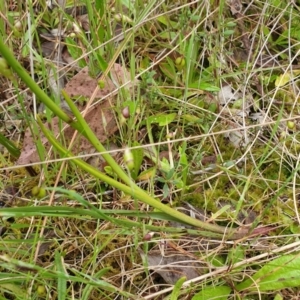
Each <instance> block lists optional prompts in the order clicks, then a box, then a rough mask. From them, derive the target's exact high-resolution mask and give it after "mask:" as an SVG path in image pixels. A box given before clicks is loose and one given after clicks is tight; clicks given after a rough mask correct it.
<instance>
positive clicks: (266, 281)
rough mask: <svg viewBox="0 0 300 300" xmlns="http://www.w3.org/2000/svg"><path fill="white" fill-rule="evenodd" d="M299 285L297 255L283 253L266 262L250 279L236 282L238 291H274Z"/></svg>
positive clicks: (299, 272) (299, 274)
mask: <svg viewBox="0 0 300 300" xmlns="http://www.w3.org/2000/svg"><path fill="white" fill-rule="evenodd" d="M299 285H300V257H299V255H285V256H282V257H279V258H276V259H274V260H272V261H270V262H268V263H266V264H265V265H264V266H263V267H262V268H261V269H260V270H259V271H258V272H256V273H255V274H254V275H253V276H252V277H251V279H247V280H245V281H244V282H242V283H240V284H238V285H237V286H236V289H237V290H238V291H241V290H245V289H249V290H259V291H261V292H263V291H274V290H280V289H286V288H289V287H298V286H299Z"/></svg>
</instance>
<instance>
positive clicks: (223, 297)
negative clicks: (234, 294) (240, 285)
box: [192, 285, 231, 300]
mask: <svg viewBox="0 0 300 300" xmlns="http://www.w3.org/2000/svg"><path fill="white" fill-rule="evenodd" d="M230 293H231V288H230V287H228V286H226V285H223V286H208V287H205V288H204V289H203V290H202V291H201V292H199V293H198V294H196V295H195V296H194V297H193V298H192V300H207V299H214V300H227V298H228V296H229V294H230Z"/></svg>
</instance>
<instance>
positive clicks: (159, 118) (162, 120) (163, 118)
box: [148, 113, 177, 126]
mask: <svg viewBox="0 0 300 300" xmlns="http://www.w3.org/2000/svg"><path fill="white" fill-rule="evenodd" d="M176 116H177V114H176V113H172V114H163V115H155V116H151V117H149V118H148V121H149V122H150V123H158V125H159V126H166V125H168V124H170V123H171V122H173V121H174V119H175V117H176Z"/></svg>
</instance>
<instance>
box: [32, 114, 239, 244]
mask: <svg viewBox="0 0 300 300" xmlns="http://www.w3.org/2000/svg"><path fill="white" fill-rule="evenodd" d="M37 121H38V124H39V125H40V127H41V130H42V131H43V133H44V135H45V136H46V137H47V139H48V140H49V142H50V143H51V144H52V145H53V146H54V147H55V148H56V149H57V150H58V151H59V152H61V153H62V154H63V156H64V157H73V155H72V153H70V151H68V150H67V149H65V148H64V147H63V146H62V145H60V144H59V143H58V141H57V140H56V139H55V138H54V137H53V136H52V134H51V133H50V132H49V131H47V129H46V128H45V127H44V125H43V123H42V121H41V120H40V119H38V120H37ZM72 162H74V163H75V164H76V165H77V166H78V167H80V168H81V169H82V170H84V171H86V172H88V173H89V174H91V175H92V176H94V177H95V178H98V179H100V180H102V181H104V182H106V183H108V184H109V185H111V186H113V187H115V188H117V189H119V190H121V191H123V192H124V193H126V194H128V195H131V196H132V197H133V198H136V199H139V200H140V201H142V202H144V203H146V204H148V205H150V206H152V207H154V208H156V209H158V210H160V211H162V212H164V213H166V214H168V215H170V216H173V217H174V218H176V219H178V221H180V222H183V223H186V224H189V225H192V226H195V227H199V228H202V229H204V230H207V231H211V232H215V233H221V234H224V236H225V237H230V238H233V239H234V238H235V237H234V235H235V230H234V229H228V228H225V227H221V226H218V225H214V224H209V223H205V222H202V221H200V220H197V219H194V218H191V217H189V216H187V215H185V214H184V213H181V212H179V211H177V210H174V209H172V208H170V207H168V206H167V205H164V204H162V203H161V202H159V201H157V200H155V199H154V198H152V197H151V196H149V195H148V194H147V193H146V192H145V191H143V190H142V189H140V188H139V187H137V186H136V185H135V184H134V183H132V185H131V186H127V185H125V184H123V183H120V182H118V181H116V180H114V179H113V178H111V177H109V176H107V175H105V174H103V173H102V172H100V171H99V170H97V169H96V168H94V167H92V166H91V165H89V164H88V163H86V162H84V161H83V160H81V159H79V158H73V159H72ZM239 237H240V235H239Z"/></svg>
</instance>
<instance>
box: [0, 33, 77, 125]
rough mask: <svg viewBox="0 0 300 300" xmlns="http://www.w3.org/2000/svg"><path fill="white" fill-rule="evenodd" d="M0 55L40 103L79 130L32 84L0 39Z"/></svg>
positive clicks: (34, 83)
mask: <svg viewBox="0 0 300 300" xmlns="http://www.w3.org/2000/svg"><path fill="white" fill-rule="evenodd" d="M0 54H1V55H2V56H3V57H4V58H5V59H6V61H7V63H8V64H9V65H10V67H11V68H12V69H13V70H14V71H15V72H16V73H17V74H18V75H19V76H20V78H21V79H22V80H23V82H24V83H25V84H26V85H27V87H29V88H30V90H31V91H32V92H33V93H34V94H35V95H36V96H37V97H38V99H39V100H40V101H42V102H43V103H44V104H45V105H46V106H47V107H48V108H49V109H50V110H51V111H52V112H53V113H54V114H55V115H57V116H58V117H59V118H60V119H62V120H63V121H65V122H67V123H73V124H72V126H73V127H74V128H76V129H77V130H80V128H79V126H78V124H76V123H75V122H72V119H71V118H70V117H69V116H68V115H67V114H66V113H65V112H64V111H63V110H62V109H61V108H60V107H59V106H58V105H57V104H55V102H54V101H52V99H51V98H50V97H48V96H47V95H46V94H45V93H44V92H43V90H41V89H40V87H39V86H38V85H37V84H36V82H34V80H33V79H32V78H31V77H30V76H29V74H28V73H27V71H26V70H25V69H24V68H23V67H22V66H21V64H20V63H19V62H18V61H17V60H16V59H15V57H14V56H13V54H12V53H11V51H10V50H9V48H8V47H7V46H6V45H5V44H4V42H3V40H2V38H1V37H0Z"/></svg>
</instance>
